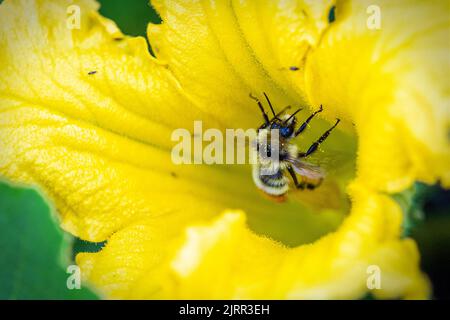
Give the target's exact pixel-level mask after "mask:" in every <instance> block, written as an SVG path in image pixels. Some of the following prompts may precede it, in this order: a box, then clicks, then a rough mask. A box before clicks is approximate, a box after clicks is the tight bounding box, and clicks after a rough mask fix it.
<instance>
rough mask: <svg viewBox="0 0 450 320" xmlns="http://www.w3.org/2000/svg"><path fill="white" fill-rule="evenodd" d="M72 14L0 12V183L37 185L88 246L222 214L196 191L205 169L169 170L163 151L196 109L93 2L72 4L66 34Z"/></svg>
mask: <svg viewBox="0 0 450 320" xmlns="http://www.w3.org/2000/svg"><path fill="white" fill-rule="evenodd" d="M71 4H72V1H67V2H66V3H65V4H64V2H58V4H56V3H53V2H42V3H41V2H38V3H34V2H29V1H16V2H9V1H5V2H4V3H3V4H2V5H1V7H0V21H1V23H0V39H1V50H0V64H1V68H0V112H1V118H0V150H2V153H1V157H0V173H1V174H3V175H5V176H7V177H8V178H11V179H13V180H15V181H20V182H26V183H37V184H39V185H41V186H42V187H43V188H44V189H45V191H46V193H47V194H48V195H50V196H51V198H52V199H53V200H54V201H55V202H56V206H57V207H58V210H59V212H60V213H61V215H62V223H63V226H64V228H66V229H67V230H69V231H70V232H72V233H73V234H75V235H78V236H80V237H82V238H84V239H88V240H91V241H101V240H104V239H106V237H107V236H108V235H109V234H111V233H112V232H114V231H116V230H118V229H120V228H121V227H123V226H125V225H127V224H128V223H130V222H131V221H133V220H134V219H136V218H137V217H138V216H155V215H161V214H165V213H168V212H171V211H177V210H181V209H183V210H185V211H186V218H187V217H189V215H191V214H194V213H195V214H196V215H198V216H202V215H205V216H210V215H212V214H213V213H214V212H215V211H216V210H217V209H218V208H223V205H221V204H220V203H218V199H223V197H224V196H227V193H225V192H217V194H216V195H212V193H213V192H210V190H211V184H210V185H209V186H207V185H205V183H204V181H203V182H202V181H201V180H204V179H205V177H207V176H208V172H210V171H211V170H213V169H212V168H204V169H205V171H203V172H204V173H203V174H198V173H199V172H202V170H203V169H201V168H195V170H194V168H193V167H192V166H183V167H180V166H175V165H173V164H172V162H171V161H170V153H169V152H168V151H167V150H169V148H170V147H171V140H170V135H171V132H172V130H173V129H174V128H177V127H180V126H182V124H183V125H184V124H185V123H186V122H185V121H191V122H192V121H193V120H194V119H196V118H198V117H200V112H199V111H198V109H197V108H196V107H195V106H193V105H192V104H190V103H189V102H188V101H187V100H186V99H185V98H184V96H183V94H182V93H181V92H180V90H179V86H178V84H177V82H176V81H175V80H174V79H173V77H172V76H171V75H170V73H169V72H168V71H167V69H166V68H165V67H164V66H162V65H161V64H160V63H159V62H157V61H156V60H155V59H153V58H152V57H151V56H150V55H149V53H148V51H147V48H146V42H145V40H144V39H143V38H136V39H129V38H123V40H117V37H118V35H117V29H116V28H114V25H113V23H112V22H111V21H108V20H106V19H104V18H101V17H99V16H98V14H97V13H96V11H95V10H96V9H97V7H98V5H96V4H95V3H93V2H91V1H87V2H80V3H78V5H79V6H80V8H81V13H82V21H81V28H80V29H79V30H78V29H73V30H71V29H69V28H67V27H66V19H65V17H66V16H67V14H66V8H67V7H69V5H71ZM91 71H96V73H94V74H89V73H90V72H91ZM184 110H189V112H184ZM181 113H183V115H184V116H183V117H179V116H178V115H179V114H181ZM201 117H202V118H206V119H208V117H207V115H204V114H203V113H202V114H201ZM209 123H210V124H214V123H216V122H214V120H212V119H211V120H210V121H209ZM215 171H218V170H215ZM172 173H173V174H172ZM175 173H176V177H175V176H174V175H175ZM221 174H222V175H224V174H225V173H220V172H219V173H218V176H219V177H220V175H221ZM188 177H192V180H191V179H190V178H189V179H188ZM195 180H196V181H197V183H196V182H195ZM217 181H218V182H216V181H213V182H212V185H217V184H218V183H220V179H217ZM224 188H225V190H226V187H224ZM173 190H177V193H178V197H179V201H176V202H174V201H172V200H171V198H172V196H171V193H172V191H173ZM205 192H206V193H207V194H208V195H209V196H208V197H209V199H210V200H208V199H205V195H206V193H205ZM201 193H203V195H204V196H201ZM192 195H194V197H193V196H192ZM196 198H198V199H199V200H198V201H196V200H195V199H196ZM203 200H204V201H203ZM199 201H202V202H203V205H202V207H201V208H199V207H198V203H199ZM208 203H209V204H208ZM168 204H170V205H168ZM189 211H190V212H191V213H188V212H189Z"/></svg>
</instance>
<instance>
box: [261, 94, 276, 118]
mask: <svg viewBox="0 0 450 320" xmlns="http://www.w3.org/2000/svg"><path fill="white" fill-rule="evenodd" d="M263 94H264V97H266V100H267V103H268V104H269V107H270V110H272V113H273V116H274V117H276V115H275V111H273V107H272V103H271V102H270V100H269V97H267V94H266V93H265V92H263Z"/></svg>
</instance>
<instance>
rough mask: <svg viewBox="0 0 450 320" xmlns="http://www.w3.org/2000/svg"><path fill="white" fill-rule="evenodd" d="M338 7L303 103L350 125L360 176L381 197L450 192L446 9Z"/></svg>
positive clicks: (434, 5) (431, 4) (404, 4)
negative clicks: (376, 22) (434, 189)
mask: <svg viewBox="0 0 450 320" xmlns="http://www.w3.org/2000/svg"><path fill="white" fill-rule="evenodd" d="M373 4H375V3H374V2H373V1H359V0H355V1H339V2H338V3H337V4H336V21H335V22H334V23H333V25H332V27H330V28H329V30H328V32H327V33H325V34H324V36H323V39H322V40H321V42H320V44H319V45H318V46H317V47H316V48H314V50H312V51H311V54H310V55H309V56H308V59H307V65H306V76H305V77H306V80H305V82H306V87H305V90H306V92H307V95H308V99H309V100H310V101H311V102H312V103H313V104H317V103H323V104H324V105H330V106H333V111H334V113H335V114H336V115H338V116H342V117H346V118H348V119H351V121H353V122H354V123H355V125H356V128H357V132H358V136H359V150H358V154H359V161H358V174H359V176H360V177H361V179H364V180H365V182H366V183H367V184H368V185H370V186H371V187H373V188H376V189H378V190H380V191H387V192H391V193H393V192H398V191H401V190H404V189H405V188H407V187H409V186H411V184H412V183H413V182H414V181H415V180H420V181H424V182H427V183H434V182H436V181H437V180H441V181H442V182H443V184H444V185H446V186H449V185H450V162H449V161H448V159H449V157H450V143H449V139H448V132H449V128H450V109H449V107H448V106H449V103H450V99H449V97H450V94H449V93H450V84H449V81H448V80H447V78H448V70H449V69H450V60H449V59H448V52H449V50H450V43H449V41H448V30H449V26H450V17H449V15H448V3H446V2H445V1H444V2H443V1H425V2H423V1H377V2H376V6H375V7H377V8H379V9H380V21H381V24H380V29H369V27H368V26H372V24H371V20H370V19H371V17H373V11H372V10H373V9H370V5H373Z"/></svg>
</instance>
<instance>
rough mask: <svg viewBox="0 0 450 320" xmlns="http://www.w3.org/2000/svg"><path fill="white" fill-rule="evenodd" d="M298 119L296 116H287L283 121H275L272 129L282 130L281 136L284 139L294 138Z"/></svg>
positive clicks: (271, 126)
mask: <svg viewBox="0 0 450 320" xmlns="http://www.w3.org/2000/svg"><path fill="white" fill-rule="evenodd" d="M296 124H297V119H296V118H295V116H289V115H286V116H285V117H284V118H283V120H281V119H275V120H273V122H272V123H271V125H270V129H278V130H280V136H281V137H282V138H284V139H288V138H290V137H291V136H292V134H293V133H294V130H295V125H296Z"/></svg>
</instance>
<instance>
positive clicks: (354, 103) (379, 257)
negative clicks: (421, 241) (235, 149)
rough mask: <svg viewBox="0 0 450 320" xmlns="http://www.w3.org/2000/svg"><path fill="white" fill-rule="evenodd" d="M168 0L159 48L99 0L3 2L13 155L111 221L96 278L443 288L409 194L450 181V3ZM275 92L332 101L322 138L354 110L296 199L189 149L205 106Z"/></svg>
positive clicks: (342, 291)
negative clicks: (177, 157)
mask: <svg viewBox="0 0 450 320" xmlns="http://www.w3.org/2000/svg"><path fill="white" fill-rule="evenodd" d="M73 5H76V6H79V8H80V14H81V15H80V17H81V21H80V26H79V28H77V26H76V24H72V25H71V24H70V22H71V21H69V22H68V19H72V18H73V17H72V16H71V13H70V12H71V11H69V14H68V13H67V9H68V7H69V6H73ZM153 5H154V6H155V8H156V9H157V11H158V12H159V14H160V15H161V18H162V20H163V23H162V24H161V25H150V26H149V28H148V36H149V39H150V42H151V44H152V48H153V50H154V52H155V53H156V58H153V57H152V56H150V54H149V53H148V49H147V46H146V41H145V39H143V38H139V37H138V38H131V37H127V36H124V35H122V34H121V33H120V31H119V30H118V29H117V27H116V26H115V24H114V23H113V22H111V21H110V20H107V19H105V18H103V17H101V16H100V15H99V14H98V13H97V9H98V5H97V4H96V3H95V2H93V1H88V0H85V1H84V0H83V1H69V0H67V1H57V2H56V1H26V0H23V1H8V0H6V1H4V2H3V3H2V4H1V5H0V48H1V50H0V150H1V156H0V173H1V174H2V175H3V176H5V177H7V178H9V179H12V180H14V181H17V182H22V183H32V184H38V185H39V186H41V187H42V189H43V190H44V191H45V193H46V194H47V195H48V196H49V198H50V199H52V200H53V201H54V203H55V205H56V207H57V208H58V211H59V213H60V217H61V226H62V227H63V228H64V229H65V230H66V231H68V232H70V233H72V234H73V235H75V236H78V237H80V238H82V239H85V240H89V241H104V240H107V244H106V246H105V247H104V249H102V250H101V251H100V252H98V253H82V254H79V255H78V256H77V263H78V264H79V265H80V266H81V268H82V273H83V275H84V276H85V278H86V279H87V280H88V281H90V282H91V283H92V284H94V285H95V286H96V287H97V288H98V290H99V292H101V293H102V294H103V296H104V297H107V298H275V299H278V298H281V299H285V298H294V299H296V298H361V297H363V296H364V295H366V294H367V293H368V292H371V293H372V294H373V295H375V296H376V297H378V298H396V297H403V298H425V297H428V296H429V290H430V288H429V284H428V280H427V278H426V276H425V275H424V274H422V273H421V271H420V270H419V257H418V251H417V248H416V245H415V243H414V242H413V240H411V239H408V238H402V236H401V228H402V212H401V208H400V206H399V205H398V204H397V203H396V202H395V201H394V200H393V199H392V198H391V196H390V194H393V193H396V192H400V191H402V190H405V189H407V188H409V187H410V186H411V185H412V183H413V182H414V181H416V180H419V181H424V182H427V183H435V182H436V181H440V182H441V183H442V184H443V185H444V186H446V187H448V186H449V185H450V168H449V155H450V148H449V142H448V132H449V123H450V121H449V119H450V116H449V108H448V106H449V93H450V88H449V82H448V81H447V80H446V79H447V77H448V70H449V59H448V57H447V56H448V52H449V43H448V32H449V25H450V20H449V15H448V4H446V3H445V1H387V0H386V1H378V6H379V9H380V10H381V11H380V12H381V16H380V18H381V20H380V25H379V27H380V28H379V29H378V28H371V26H370V25H368V19H369V18H370V15H371V13H370V12H368V7H369V5H371V1H359V0H358V1H357V0H354V1H336V3H335V1H331V0H329V1H322V2H316V1H314V2H313V1H300V0H298V1H295V0H292V1H269V0H266V1H221V0H216V1H194V0H188V1H169V0H167V1H164V0H158V1H154V3H153ZM333 6H335V17H336V19H335V21H334V22H333V21H331V20H329V16H330V10H332V8H333ZM369 11H370V10H369ZM72 22H73V21H72ZM291 66H295V67H297V68H298V70H297V71H292V70H290V67H291ZM263 91H264V92H267V93H268V95H269V96H270V97H271V99H272V100H273V102H274V105H275V106H277V107H278V108H281V107H283V106H285V105H288V104H291V105H293V106H303V105H307V106H309V107H310V109H311V110H313V109H315V108H316V107H317V106H318V105H320V104H322V105H324V112H323V118H322V119H317V120H316V121H315V122H314V125H313V126H312V127H311V128H310V129H308V132H307V133H305V135H304V138H303V139H301V140H300V142H299V143H300V145H301V146H303V147H304V146H307V145H308V142H309V143H311V141H312V140H313V139H315V138H317V136H318V135H319V134H320V133H321V132H322V131H323V130H324V128H327V127H329V126H330V122H333V121H334V119H335V118H336V117H340V118H341V119H343V121H342V125H340V126H339V130H336V131H335V132H334V133H333V135H332V136H330V138H329V139H328V140H327V142H326V143H325V144H324V145H323V151H324V153H323V154H328V155H331V156H334V157H335V158H336V159H339V157H338V154H341V153H343V154H344V156H343V157H342V159H343V160H341V161H340V162H339V164H335V165H334V169H333V168H331V172H330V174H329V178H327V180H326V181H325V184H324V186H323V187H321V188H318V189H317V190H316V191H312V192H311V191H305V192H291V193H290V194H289V201H288V202H287V203H284V204H279V203H274V202H271V201H270V200H268V199H265V198H264V197H263V196H262V195H261V194H260V193H259V192H258V191H257V189H256V187H255V186H254V184H253V182H252V179H251V169H250V167H249V166H239V165H215V166H208V165H181V166H177V165H174V164H173V163H172V162H171V159H170V150H171V148H172V147H173V142H172V141H171V139H170V136H171V133H172V131H173V130H174V129H176V128H187V129H191V128H192V124H193V121H194V120H202V121H203V124H204V127H205V128H206V127H209V128H219V129H221V130H224V129H225V128H251V127H256V126H257V125H259V124H260V122H261V115H260V114H259V113H258V109H257V107H256V106H255V104H254V102H253V101H252V100H250V99H249V98H248V95H249V93H253V94H259V93H261V92H263ZM356 143H357V144H358V148H357V149H358V151H357V154H358V157H356V151H355V149H356V147H355V146H356ZM319 159H320V156H319ZM354 163H356V169H355V167H354ZM346 194H347V195H348V196H349V197H350V198H351V206H350V205H348V204H347V203H348V200H347V196H346ZM369 266H376V267H377V268H379V270H380V271H381V288H379V289H373V290H371V289H368V285H367V279H368V273H367V272H368V270H369V269H368V267H369Z"/></svg>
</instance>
